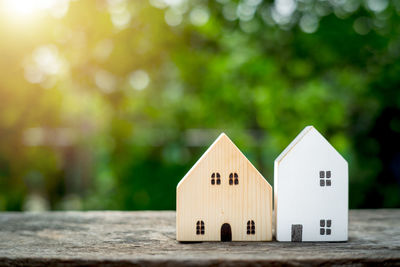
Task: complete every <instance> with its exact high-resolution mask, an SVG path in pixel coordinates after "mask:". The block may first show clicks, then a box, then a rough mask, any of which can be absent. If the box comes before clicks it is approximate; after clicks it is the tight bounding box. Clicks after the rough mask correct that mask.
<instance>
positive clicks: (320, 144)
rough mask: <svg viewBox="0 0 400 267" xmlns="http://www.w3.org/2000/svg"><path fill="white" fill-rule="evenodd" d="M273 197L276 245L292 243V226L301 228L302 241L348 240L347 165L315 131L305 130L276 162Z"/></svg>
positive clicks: (313, 129) (310, 128)
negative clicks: (278, 243)
mask: <svg viewBox="0 0 400 267" xmlns="http://www.w3.org/2000/svg"><path fill="white" fill-rule="evenodd" d="M321 171H322V172H324V173H323V175H324V178H320V172H321ZM328 171H330V176H331V177H330V178H327V177H326V176H327V174H328ZM321 180H323V184H324V186H321ZM328 180H330V182H329V181H328ZM329 183H330V186H328V184H329ZM274 195H275V198H274V201H275V216H276V238H277V240H278V241H291V239H292V225H294V224H301V225H302V241H346V240H347V238H348V237H347V228H348V165H347V162H346V160H345V159H344V158H343V157H342V156H341V155H340V154H339V153H338V152H337V151H336V150H335V149H334V148H333V147H332V146H331V145H330V144H329V142H328V141H327V140H326V139H325V138H324V137H323V136H322V135H321V134H320V133H319V132H318V131H317V130H316V129H315V128H314V127H312V126H310V127H306V128H305V129H304V130H303V131H302V132H301V133H300V134H299V136H298V137H297V138H296V139H295V141H294V142H293V143H291V144H290V145H289V147H288V148H287V149H285V150H284V152H283V153H282V154H281V155H280V156H279V157H278V158H277V159H276V160H275V174H274ZM321 220H324V221H323V224H324V227H322V226H321ZM327 220H331V226H330V227H328V225H327V224H328V221H327ZM321 228H323V232H324V234H323V235H321ZM328 229H329V230H330V235H328V234H327V233H328V232H329V230H328Z"/></svg>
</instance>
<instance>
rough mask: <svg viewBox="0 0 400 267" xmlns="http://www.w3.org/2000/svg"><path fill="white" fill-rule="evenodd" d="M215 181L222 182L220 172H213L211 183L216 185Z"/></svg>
mask: <svg viewBox="0 0 400 267" xmlns="http://www.w3.org/2000/svg"><path fill="white" fill-rule="evenodd" d="M215 183H217V184H221V175H220V174H219V172H213V173H212V174H211V184H212V185H215Z"/></svg>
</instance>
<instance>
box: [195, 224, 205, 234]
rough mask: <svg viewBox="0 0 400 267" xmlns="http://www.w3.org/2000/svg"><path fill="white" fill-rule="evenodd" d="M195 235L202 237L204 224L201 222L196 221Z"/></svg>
mask: <svg viewBox="0 0 400 267" xmlns="http://www.w3.org/2000/svg"><path fill="white" fill-rule="evenodd" d="M196 235H204V222H203V221H197V223H196Z"/></svg>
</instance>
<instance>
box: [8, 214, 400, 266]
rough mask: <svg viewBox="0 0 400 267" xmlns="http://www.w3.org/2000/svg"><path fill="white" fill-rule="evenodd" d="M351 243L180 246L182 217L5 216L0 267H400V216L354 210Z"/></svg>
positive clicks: (350, 231) (350, 227)
mask: <svg viewBox="0 0 400 267" xmlns="http://www.w3.org/2000/svg"><path fill="white" fill-rule="evenodd" d="M349 217H350V224H349V241H348V242H346V243H290V242H289V243H283V242H275V241H273V242H227V243H221V242H203V243H192V244H182V243H179V242H177V241H176V239H175V212H173V211H162V212H111V211H107V212H101V211H99V212H47V213H0V266H18V265H19V266H23V265H25V266H26V265H31V266H42V265H59V266H73V265H81V266H82V265H84V266H90V265H95V264H102V265H108V266H122V265H124V266H142V265H147V266H160V265H170V266H185V265H191V266H193V265H197V266H200V265H215V266H216V265H224V266H236V265H242V266H247V265H253V264H258V265H260V266H262V265H269V264H272V265H282V264H285V265H299V264H325V265H332V264H348V265H360V264H376V265H382V264H392V265H400V224H399V222H400V210H350V212H349Z"/></svg>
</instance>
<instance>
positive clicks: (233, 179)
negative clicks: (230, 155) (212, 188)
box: [229, 172, 239, 185]
mask: <svg viewBox="0 0 400 267" xmlns="http://www.w3.org/2000/svg"><path fill="white" fill-rule="evenodd" d="M234 183H235V185H238V184H239V175H238V174H237V173H236V172H235V173H232V172H231V173H230V174H229V185H233V184H234Z"/></svg>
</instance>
